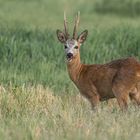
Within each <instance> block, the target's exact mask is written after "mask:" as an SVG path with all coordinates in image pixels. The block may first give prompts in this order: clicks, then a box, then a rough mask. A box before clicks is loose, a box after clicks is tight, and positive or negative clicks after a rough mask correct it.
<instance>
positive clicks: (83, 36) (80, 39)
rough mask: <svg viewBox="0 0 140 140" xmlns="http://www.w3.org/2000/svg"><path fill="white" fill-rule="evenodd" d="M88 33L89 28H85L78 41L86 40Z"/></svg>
mask: <svg viewBox="0 0 140 140" xmlns="http://www.w3.org/2000/svg"><path fill="white" fill-rule="evenodd" d="M87 35H88V30H84V31H83V32H82V33H81V34H80V35H79V36H78V38H77V41H78V42H79V43H80V44H82V43H84V42H85V40H86V38H87Z"/></svg>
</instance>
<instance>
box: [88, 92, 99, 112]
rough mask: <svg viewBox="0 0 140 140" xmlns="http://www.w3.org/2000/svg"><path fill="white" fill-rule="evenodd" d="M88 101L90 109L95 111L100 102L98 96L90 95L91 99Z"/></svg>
mask: <svg viewBox="0 0 140 140" xmlns="http://www.w3.org/2000/svg"><path fill="white" fill-rule="evenodd" d="M89 101H90V103H91V107H92V109H93V110H97V106H98V104H99V102H100V99H99V95H97V94H94V93H93V95H92V97H90V99H89Z"/></svg>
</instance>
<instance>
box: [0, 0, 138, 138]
mask: <svg viewBox="0 0 140 140" xmlns="http://www.w3.org/2000/svg"><path fill="white" fill-rule="evenodd" d="M139 7H140V0H94V1H92V0H79V1H74V0H71V1H68V0H59V1H55V0H22V1H19V0H0V83H1V86H0V124H1V128H0V139H6V140H8V139H9V140H11V139H49V140H51V139H52V140H53V139H61V140H62V139H76V140H77V139H79V140H81V139H122V140H125V139H126V140H128V139H134V140H137V139H139V138H140V131H139V130H140V125H139V124H140V117H139V116H140V112H139V110H138V109H136V108H134V107H133V106H131V107H130V109H129V110H128V112H126V113H122V112H120V111H119V108H118V106H117V105H116V104H115V103H114V102H113V103H111V104H110V105H108V104H107V103H102V104H101V106H100V107H99V111H98V112H92V111H91V110H90V105H89V104H88V103H87V102H86V101H85V100H84V99H83V98H82V97H81V96H80V95H79V93H78V90H77V89H76V88H75V87H74V85H73V84H72V82H71V81H70V79H69V77H68V74H67V70H66V65H65V56H64V48H63V46H62V45H61V44H60V43H59V42H58V41H57V38H56V33H55V32H56V29H61V30H63V11H64V10H65V11H66V13H67V18H68V22H69V28H70V31H71V32H72V29H73V19H74V16H75V14H76V13H77V11H80V12H81V22H80V27H79V32H80V31H82V30H84V29H88V30H89V36H88V39H87V42H85V44H84V45H83V46H82V47H81V59H82V62H83V63H88V64H92V63H105V62H108V61H111V60H113V59H117V58H123V57H128V56H135V57H137V58H138V59H140V33H139V32H140V24H139V23H140V17H139V16H140V8H139Z"/></svg>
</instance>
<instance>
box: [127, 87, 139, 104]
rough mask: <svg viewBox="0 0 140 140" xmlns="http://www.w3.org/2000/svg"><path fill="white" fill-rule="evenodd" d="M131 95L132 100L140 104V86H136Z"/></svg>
mask: <svg viewBox="0 0 140 140" xmlns="http://www.w3.org/2000/svg"><path fill="white" fill-rule="evenodd" d="M129 97H130V99H131V100H132V101H134V102H135V103H136V104H137V105H140V89H139V87H135V88H134V89H133V90H132V91H131V92H130V93H129Z"/></svg>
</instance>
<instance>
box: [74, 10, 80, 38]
mask: <svg viewBox="0 0 140 140" xmlns="http://www.w3.org/2000/svg"><path fill="white" fill-rule="evenodd" d="M79 21H80V12H78V13H77V15H76V18H75V25H74V29H73V39H77V28H78V25H79Z"/></svg>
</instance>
